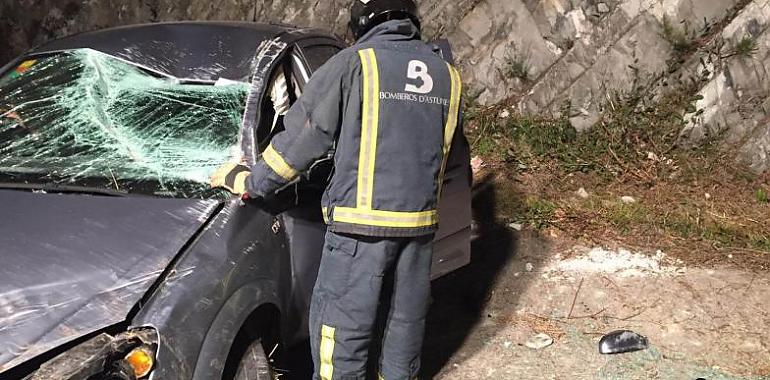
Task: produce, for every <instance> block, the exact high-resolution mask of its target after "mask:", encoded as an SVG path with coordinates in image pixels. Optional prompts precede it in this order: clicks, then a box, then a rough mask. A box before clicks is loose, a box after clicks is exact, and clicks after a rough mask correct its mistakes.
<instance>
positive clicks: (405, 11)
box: [350, 0, 420, 38]
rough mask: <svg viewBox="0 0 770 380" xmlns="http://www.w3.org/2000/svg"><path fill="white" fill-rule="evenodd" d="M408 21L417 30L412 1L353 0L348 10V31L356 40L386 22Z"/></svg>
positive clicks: (416, 17) (415, 5)
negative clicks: (412, 23)
mask: <svg viewBox="0 0 770 380" xmlns="http://www.w3.org/2000/svg"><path fill="white" fill-rule="evenodd" d="M398 19H409V20H412V22H414V24H415V25H416V26H417V27H418V28H419V27H420V19H419V17H418V16H417V4H415V2H414V0H355V1H354V2H353V6H352V7H351V8H350V30H352V31H353V34H354V35H355V36H356V38H360V37H361V36H363V35H364V34H366V32H368V31H369V30H371V29H372V28H373V27H375V26H376V25H378V24H381V23H383V22H385V21H388V20H398Z"/></svg>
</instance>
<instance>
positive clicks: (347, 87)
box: [212, 0, 462, 380]
mask: <svg viewBox="0 0 770 380" xmlns="http://www.w3.org/2000/svg"><path fill="white" fill-rule="evenodd" d="M350 27H351V30H352V32H353V33H354V35H355V36H356V38H357V42H356V43H355V44H354V45H353V46H352V47H350V48H348V49H346V50H343V51H342V52H340V53H339V54H337V55H335V56H334V57H332V58H331V59H330V60H329V61H328V62H327V63H326V64H325V65H324V66H323V67H321V68H320V69H319V70H318V71H317V72H316V73H315V74H314V75H313V77H312V78H311V80H310V82H309V83H308V85H307V86H306V87H305V90H304V92H303V94H302V96H301V97H300V98H299V99H298V100H297V102H296V103H295V104H294V105H293V106H292V107H291V109H290V110H289V112H288V114H287V115H286V117H285V119H284V125H285V130H284V131H283V132H280V133H278V134H276V135H275V137H274V138H273V140H272V141H271V143H270V145H269V146H268V147H267V148H266V149H265V151H264V152H263V153H262V160H260V161H259V162H258V163H257V165H256V166H255V167H253V168H251V169H249V168H246V167H243V166H240V165H234V164H228V165H225V166H223V167H222V168H220V169H219V170H218V171H217V172H216V173H215V174H214V176H213V177H212V186H214V187H224V188H227V189H229V190H230V191H232V192H234V193H238V194H241V193H246V196H248V197H249V198H251V199H257V200H259V199H264V197H266V196H268V195H269V194H271V193H273V192H275V191H276V190H277V189H279V188H281V187H283V186H285V185H286V184H287V183H290V182H291V181H294V180H295V179H296V178H298V176H300V173H302V172H303V171H305V170H307V169H308V168H309V167H310V165H311V164H312V163H313V162H315V161H316V160H317V159H319V158H321V157H325V156H326V155H327V154H328V153H329V152H332V151H333V154H334V168H335V170H334V174H333V176H332V178H331V179H330V181H329V184H328V186H327V189H326V191H325V193H324V195H323V198H322V212H323V215H324V219H325V221H326V222H327V224H328V228H327V233H326V242H325V245H324V248H323V252H322V258H321V265H320V269H319V273H318V279H317V281H316V284H315V288H314V290H313V297H312V301H311V306H310V337H311V349H312V355H313V361H314V364H315V372H314V379H317V380H332V379H364V378H366V375H367V373H366V370H367V359H368V358H367V355H368V352H369V348H370V346H371V345H373V344H381V356H380V358H379V368H378V370H379V374H378V376H379V378H380V379H385V380H406V379H409V380H411V379H415V378H416V377H417V375H418V372H419V370H420V352H421V348H422V340H423V335H424V330H425V319H426V315H427V312H428V303H429V296H430V267H431V256H432V249H433V237H434V234H435V232H436V230H437V228H438V214H437V204H438V199H439V197H440V194H441V185H442V179H443V175H444V170H445V168H446V162H447V158H448V155H449V151H450V148H451V146H452V141H453V138H454V135H455V133H456V131H458V130H460V127H459V126H458V124H459V123H460V120H461V115H460V112H461V111H460V109H461V107H460V103H461V90H462V84H461V80H460V74H459V73H458V71H457V70H456V69H455V68H454V67H452V65H450V64H448V63H447V62H445V61H444V60H443V59H442V58H441V57H440V55H439V54H438V49H437V48H435V47H433V46H432V45H429V44H426V43H423V42H422V41H421V36H420V21H419V19H418V16H417V6H416V4H415V3H414V1H413V0H356V1H355V3H354V4H353V6H352V9H351V23H350ZM457 133H461V132H457ZM386 275H388V278H390V276H392V278H393V281H392V288H390V287H389V288H388V289H385V288H386V286H385V284H384V283H385V281H384V278H386ZM385 292H387V293H388V294H389V295H390V297H389V299H390V304H389V305H385V307H388V308H389V311H388V312H387V317H386V321H385V322H384V331H383V332H382V341H381V342H373V341H372V340H373V338H372V336H373V333H374V331H373V330H375V319H376V317H377V310H378V305H379V304H380V300H381V295H382V294H384V293H385Z"/></svg>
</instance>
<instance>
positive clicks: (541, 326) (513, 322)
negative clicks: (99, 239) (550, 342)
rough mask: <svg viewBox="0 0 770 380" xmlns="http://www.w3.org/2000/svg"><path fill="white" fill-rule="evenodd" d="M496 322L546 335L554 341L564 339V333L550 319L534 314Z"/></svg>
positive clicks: (506, 318) (517, 315)
mask: <svg viewBox="0 0 770 380" xmlns="http://www.w3.org/2000/svg"><path fill="white" fill-rule="evenodd" d="M498 322H500V323H502V324H505V325H510V326H524V327H527V328H529V329H531V330H532V331H534V332H537V333H543V334H546V335H548V336H550V337H552V338H554V339H555V340H559V339H561V338H562V337H564V335H565V332H564V329H562V328H561V327H560V326H559V323H558V322H556V321H555V320H553V319H551V318H547V317H544V316H541V315H536V314H511V315H507V316H501V317H498Z"/></svg>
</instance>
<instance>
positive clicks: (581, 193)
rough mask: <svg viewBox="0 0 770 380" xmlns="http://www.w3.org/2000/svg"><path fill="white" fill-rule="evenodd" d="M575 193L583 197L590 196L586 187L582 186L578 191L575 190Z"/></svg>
mask: <svg viewBox="0 0 770 380" xmlns="http://www.w3.org/2000/svg"><path fill="white" fill-rule="evenodd" d="M575 195H577V196H578V197H580V198H583V199H588V197H589V195H588V192H587V191H586V189H584V188H582V187H581V188H579V189H578V191H576V192H575Z"/></svg>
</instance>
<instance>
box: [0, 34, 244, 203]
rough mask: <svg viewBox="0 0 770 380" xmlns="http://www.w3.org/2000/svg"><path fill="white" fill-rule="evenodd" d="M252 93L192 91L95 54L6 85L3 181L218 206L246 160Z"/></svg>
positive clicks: (1, 99)
mask: <svg viewBox="0 0 770 380" xmlns="http://www.w3.org/2000/svg"><path fill="white" fill-rule="evenodd" d="M247 91H248V87H247V85H246V84H243V83H228V85H226V86H211V85H196V84H182V83H179V81H177V80H175V79H173V78H166V77H159V76H156V75H154V74H152V73H149V72H147V71H144V70H143V69H141V68H139V67H136V66H134V65H132V64H130V63H127V62H125V61H122V60H120V59H117V58H114V57H111V56H108V55H105V54H103V53H99V52H97V51H94V50H90V49H82V50H74V51H69V52H65V53H59V54H55V55H49V56H45V57H37V58H30V59H28V60H25V61H22V62H21V63H20V64H19V65H18V66H17V67H15V68H13V69H11V71H10V72H7V73H4V74H2V77H0V182H4V183H8V182H34V183H42V184H61V185H68V186H78V185H82V186H89V187H99V188H105V189H111V190H120V191H129V192H134V193H142V194H148V195H156V196H169V197H195V198H201V197H209V196H213V195H214V194H215V193H214V192H212V191H209V190H208V185H207V182H208V177H209V175H210V174H211V172H212V171H213V170H214V169H215V168H216V167H218V166H219V165H221V164H222V163H223V162H225V161H228V160H230V159H231V158H232V157H236V156H237V155H238V152H239V149H238V135H239V133H238V132H239V128H240V124H241V117H242V113H243V108H244V104H245V98H246V93H247Z"/></svg>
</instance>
